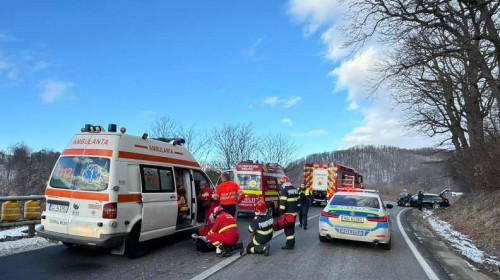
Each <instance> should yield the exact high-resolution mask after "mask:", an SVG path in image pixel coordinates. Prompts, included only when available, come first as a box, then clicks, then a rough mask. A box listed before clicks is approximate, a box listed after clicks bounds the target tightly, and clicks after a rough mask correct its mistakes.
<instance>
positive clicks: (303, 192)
mask: <svg viewBox="0 0 500 280" xmlns="http://www.w3.org/2000/svg"><path fill="white" fill-rule="evenodd" d="M312 201H313V196H312V194H311V191H310V190H309V189H306V185H305V184H300V189H299V209H300V212H299V227H302V225H304V229H305V230H307V213H308V212H309V205H311V204H312Z"/></svg>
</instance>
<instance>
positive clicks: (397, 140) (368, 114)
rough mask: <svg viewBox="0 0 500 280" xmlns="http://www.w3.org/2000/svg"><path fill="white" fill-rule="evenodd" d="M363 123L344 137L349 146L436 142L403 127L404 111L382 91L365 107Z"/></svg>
mask: <svg viewBox="0 0 500 280" xmlns="http://www.w3.org/2000/svg"><path fill="white" fill-rule="evenodd" d="M361 111H362V113H363V116H364V117H363V121H362V124H361V125H359V126H357V127H355V128H354V129H353V130H352V131H351V132H349V133H348V134H347V135H346V136H345V137H344V138H343V139H342V143H344V144H345V145H346V146H347V147H351V146H356V145H392V146H398V147H404V148H418V147H428V146H430V145H434V144H436V141H437V140H431V139H429V138H428V137H426V136H412V135H410V133H409V131H408V130H407V129H405V127H403V124H402V122H401V120H402V119H403V113H402V112H401V110H399V109H398V108H394V107H393V105H392V102H391V97H390V95H389V94H382V93H380V94H379V95H378V96H377V98H376V99H374V100H373V103H372V104H370V106H368V107H365V108H363V109H362V110H361Z"/></svg>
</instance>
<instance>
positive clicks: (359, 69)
mask: <svg viewBox="0 0 500 280" xmlns="http://www.w3.org/2000/svg"><path fill="white" fill-rule="evenodd" d="M376 60H377V50H376V49H375V48H374V47H370V48H368V49H366V50H364V51H362V52H359V53H358V54H357V55H356V56H355V57H354V58H352V59H351V60H347V61H344V62H342V64H341V65H340V66H339V67H338V68H335V69H334V70H332V71H331V72H330V73H329V75H330V76H333V77H335V78H336V86H335V90H336V91H340V90H345V89H346V90H347V91H348V95H347V101H348V102H349V103H350V104H349V107H348V109H349V110H355V109H358V108H359V106H358V104H357V103H356V101H359V100H361V99H365V98H366V97H367V92H368V90H367V86H366V85H367V84H366V82H367V80H368V79H369V78H371V77H373V75H374V73H373V72H372V71H371V69H372V67H373V64H374V62H375V61H376Z"/></svg>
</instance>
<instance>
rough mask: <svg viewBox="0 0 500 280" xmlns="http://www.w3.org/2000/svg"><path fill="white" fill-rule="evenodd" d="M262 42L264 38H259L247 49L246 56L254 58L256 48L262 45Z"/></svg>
mask: <svg viewBox="0 0 500 280" xmlns="http://www.w3.org/2000/svg"><path fill="white" fill-rule="evenodd" d="M262 41H264V36H261V37H259V38H258V39H257V40H255V42H254V43H253V44H252V46H251V47H250V48H249V49H248V55H249V56H252V57H253V56H255V54H256V52H257V48H258V47H259V46H260V45H261V44H262Z"/></svg>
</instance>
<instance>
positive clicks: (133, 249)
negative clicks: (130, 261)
mask: <svg viewBox="0 0 500 280" xmlns="http://www.w3.org/2000/svg"><path fill="white" fill-rule="evenodd" d="M140 234H141V224H140V223H139V224H136V225H135V226H134V228H132V231H131V232H130V234H129V235H128V237H127V243H126V245H125V250H126V254H127V255H128V256H129V257H130V258H138V257H142V256H144V254H146V246H144V244H141V242H139V236H140Z"/></svg>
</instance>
